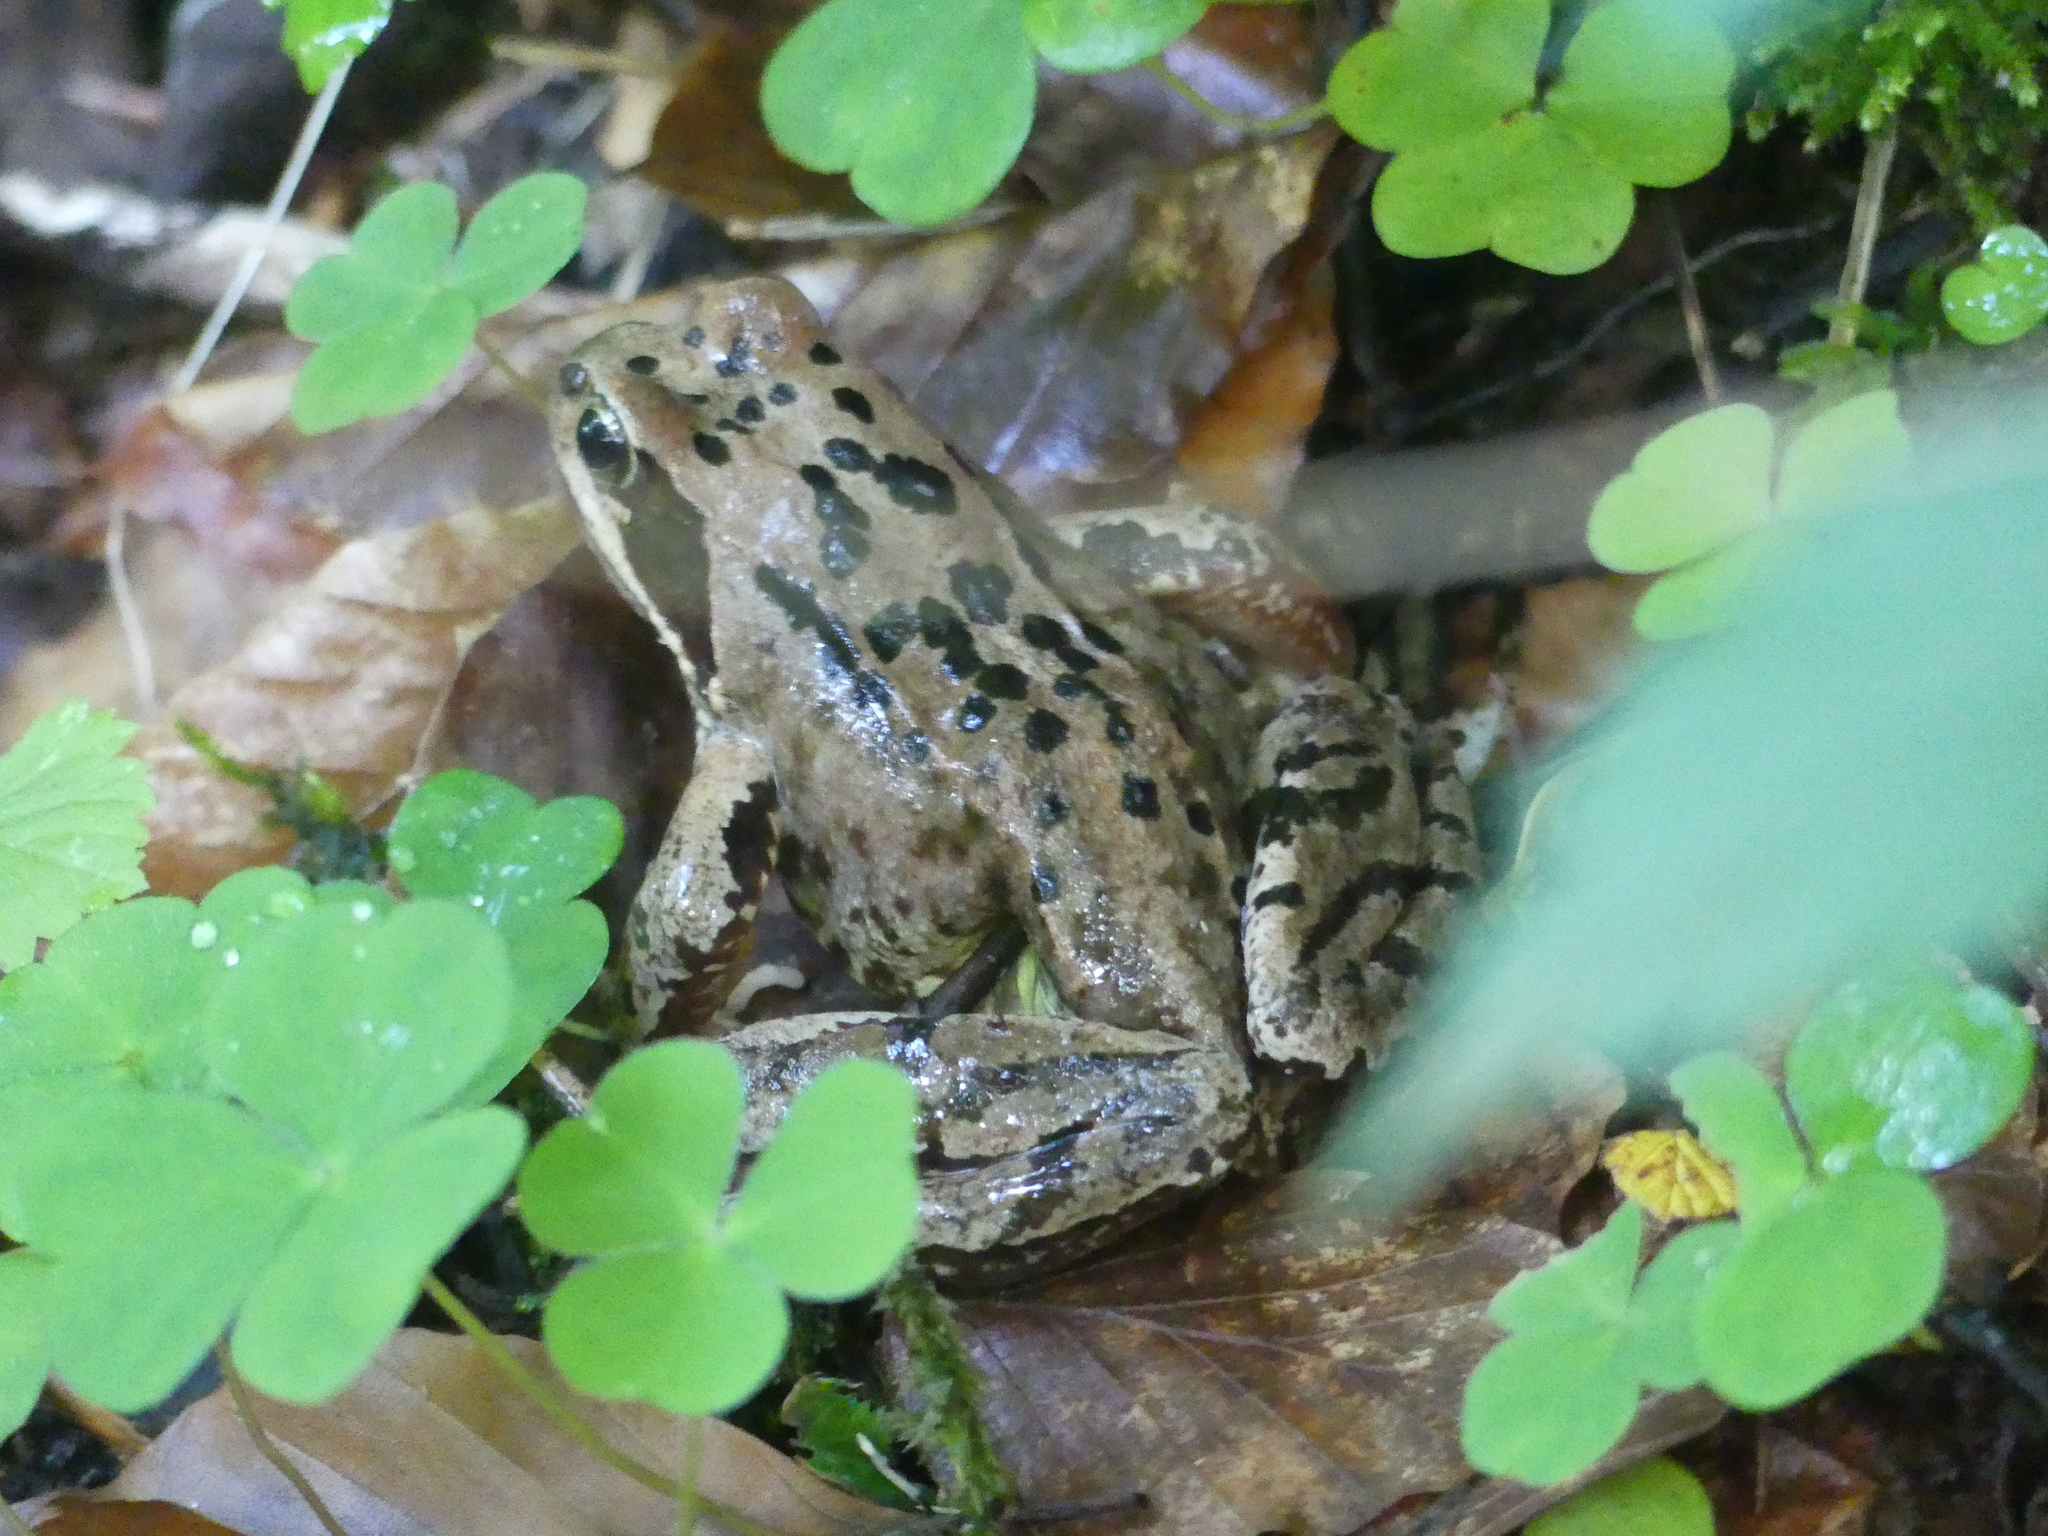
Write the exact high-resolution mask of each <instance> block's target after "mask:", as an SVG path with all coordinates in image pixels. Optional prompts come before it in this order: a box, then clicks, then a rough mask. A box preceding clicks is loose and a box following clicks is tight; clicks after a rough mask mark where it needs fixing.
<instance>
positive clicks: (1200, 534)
mask: <svg viewBox="0 0 2048 1536" xmlns="http://www.w3.org/2000/svg"><path fill="white" fill-rule="evenodd" d="M1045 523H1046V526H1047V527H1048V528H1049V529H1050V530H1051V532H1052V534H1053V536H1054V537H1055V538H1057V539H1058V540H1059V541H1060V542H1061V543H1063V544H1065V545H1067V546H1068V547H1069V548H1071V549H1076V550H1079V551H1080V552H1081V553H1082V554H1084V555H1086V556H1087V557H1088V558H1089V560H1090V561H1091V562H1093V563H1094V564H1096V565H1097V566H1099V567H1101V568H1102V569H1104V570H1107V571H1109V572H1110V573H1111V574H1112V575H1113V576H1115V577H1116V579H1117V580H1118V581H1120V582H1122V583H1123V584H1124V585H1125V586H1126V587H1128V588H1130V589H1131V590H1132V591H1133V592H1141V593H1143V594H1144V595H1145V596H1146V597H1149V598H1151V599H1152V601H1153V602H1155V603H1157V604H1158V605H1159V606H1160V607H1161V608H1164V609H1165V610H1166V611H1167V612H1169V613H1171V614H1173V615H1174V616H1175V617H1177V618H1179V619H1182V620H1184V621H1185V622H1187V623H1189V624H1192V625H1193V626H1194V627H1195V628H1196V629H1198V630H1201V631H1202V632H1203V633H1204V634H1210V635H1214V636H1216V637H1217V638H1218V639H1221V640H1225V641H1227V642H1229V643H1230V644H1231V645H1232V646H1235V647H1236V648H1237V649H1238V650H1239V651H1241V652H1242V653H1243V654H1244V655H1246V656H1248V657H1256V658H1258V659H1260V660H1261V661H1264V662H1266V663H1267V664H1269V665H1272V666H1276V667H1280V668H1282V669H1284V670H1286V671H1289V672H1295V673H1301V674H1304V675H1307V674H1311V673H1315V672H1320V671H1323V670H1325V669H1330V670H1335V671H1340V672H1341V671H1345V670H1348V669H1349V667H1350V665H1351V662H1352V657H1353V651H1352V640H1351V626H1350V625H1349V624H1348V623H1346V622H1345V619H1344V615H1343V613H1342V612H1341V611H1340V610H1339V609H1338V607H1337V605H1336V604H1335V603H1334V602H1333V601H1331V599H1330V596H1329V594H1328V593H1327V592H1325V591H1324V590H1323V586H1322V584H1321V583H1320V582H1319V581H1317V580H1316V578H1315V576H1314V574H1313V573H1312V572H1311V571H1310V570H1309V569H1308V567H1307V566H1305V565H1303V564H1302V563H1301V561H1300V559H1299V558H1297V557H1296V556H1295V554H1294V553H1293V552H1292V551H1291V550H1289V549H1288V548H1287V546H1286V545H1285V544H1284V543H1283V542H1282V541H1281V540H1279V539H1277V538H1275V537H1274V535H1273V533H1272V532H1271V531H1270V530H1269V529H1267V528H1265V527H1264V526H1262V525H1260V524H1258V523H1255V522H1253V521H1251V520H1250V519H1249V518H1245V517H1240V516H1238V515H1237V514H1235V513H1232V512H1227V511H1224V510H1223V509H1221V508H1216V507H1206V506H1201V505H1191V504H1183V503H1169V504H1167V505H1164V506H1155V507H1127V508H1123V509H1121V510H1116V511H1089V512H1063V513H1059V514H1056V515H1055V516H1052V517H1049V518H1047V519H1045Z"/></svg>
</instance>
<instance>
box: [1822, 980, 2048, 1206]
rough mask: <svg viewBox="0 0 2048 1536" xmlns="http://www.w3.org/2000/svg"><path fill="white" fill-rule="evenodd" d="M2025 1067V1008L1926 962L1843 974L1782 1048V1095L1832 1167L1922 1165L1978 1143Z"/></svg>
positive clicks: (1952, 1158)
mask: <svg viewBox="0 0 2048 1536" xmlns="http://www.w3.org/2000/svg"><path fill="white" fill-rule="evenodd" d="M2033 1073H2034V1030H2033V1026H2032V1024H2031V1023H2029V1022H2028V1019H2027V1016H2026V1014H2024V1013H2023V1012H2021V1011H2020V1009H2019V1008H2017V1007H2015V1006H2014V1005H2013V1004H2012V1003H2011V1002H2009V1001H2008V1000H2007V999H2006V998H2005V997H2004V996H2002V995H2001V994H2000V993H1998V992H1995V991H1993V990H1992V989H1991V988H1990V987H1982V986H1968V987H1966V986H1962V985H1959V984H1958V983H1957V982H1956V981H1955V980H1954V979H1953V978H1951V977H1949V976H1946V975H1944V974H1942V973H1941V972H1940V971H1938V970H1935V969H1934V968H1932V967H1931V966H1919V967H1911V968H1908V969H1905V970H1894V971H1891V972H1888V973H1884V974H1880V975H1879V976H1876V977H1873V978H1870V979H1864V980H1857V981H1849V982H1844V983H1843V984H1842V985H1841V986H1840V987H1837V988H1836V989H1835V990H1834V991H1833V992H1832V993H1830V994H1829V995H1828V996H1827V997H1826V998H1825V999H1823V1000H1822V1002H1821V1004H1820V1006H1819V1007H1817V1008H1815V1009H1814V1010H1813V1012H1812V1013H1810V1014H1808V1015H1807V1018H1806V1022H1805V1023H1804V1024H1802V1025H1801V1026H1800V1028H1799V1033H1798V1034H1797V1035H1795V1036H1794V1037H1793V1040H1792V1046H1791V1049H1790V1050H1789V1051H1787V1052H1786V1055H1785V1092H1786V1095H1787V1097H1789V1098H1790V1099H1791V1101H1792V1107H1793V1110H1794V1111H1795V1112H1796V1113H1797V1114H1798V1116H1799V1123H1800V1126H1801V1127H1802V1128H1803V1129H1804V1130H1805V1132H1806V1138H1807V1141H1808V1143H1809V1144H1810V1145H1811V1146H1812V1147H1813V1152H1814V1156H1815V1157H1816V1158H1818V1159H1820V1161H1821V1164H1822V1166H1823V1167H1825V1168H1828V1169H1830V1170H1831V1171H1840V1170H1841V1169H1844V1168H1846V1167H1848V1166H1849V1165H1850V1163H1851V1162H1853V1161H1854V1160H1855V1159H1856V1158H1857V1157H1859V1156H1862V1155H1864V1154H1866V1153H1874V1154H1875V1155H1876V1156H1877V1158H1878V1159H1879V1160H1880V1161H1881V1162H1884V1163H1886V1164H1888V1165H1890V1166H1891V1167H1894V1168H1910V1169H1913V1170H1915V1171H1917V1172H1921V1173H1931V1172H1934V1171H1936V1170H1938V1169H1942V1168H1946V1167H1948V1166H1949V1165H1950V1164H1952V1163H1957V1162H1960V1161H1961V1160H1962V1159H1964V1158H1966V1157H1968V1156H1969V1155H1970V1154H1971V1153H1972V1152H1974V1151H1976V1150H1977V1149H1978V1148H1979V1147H1981V1146H1983V1145H1984V1143H1985V1142H1987V1141H1989V1140H1990V1139H1991V1138H1992V1137H1993V1136H1994V1135H1996V1134H1997V1133H1998V1128H1999V1127H2000V1126H2002V1125H2004V1124H2005V1122H2006V1121H2007V1120H2008V1119H2010V1118H2011V1117H2012V1112H2013V1111H2014V1110H2015V1109H2017V1108H2018V1107H2019V1102H2020V1096H2021V1095H2022V1094H2023V1093H2025V1092H2026V1089H2027V1085H2028V1084H2029V1083H2030V1082H2031V1081H2032V1080H2033Z"/></svg>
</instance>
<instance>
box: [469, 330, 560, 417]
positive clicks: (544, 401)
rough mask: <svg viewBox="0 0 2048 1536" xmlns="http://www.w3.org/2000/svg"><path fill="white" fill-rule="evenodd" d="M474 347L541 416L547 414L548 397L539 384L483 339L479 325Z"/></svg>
mask: <svg viewBox="0 0 2048 1536" xmlns="http://www.w3.org/2000/svg"><path fill="white" fill-rule="evenodd" d="M476 349H477V351H479V352H481V353H483V355H484V356H485V357H488V358H489V359H490V360H491V362H492V363H493V364H494V365H495V366H496V368H497V370H498V372H500V373H502V374H503V375H505V377H506V378H507V379H509V380H510V381H511V383H512V387H513V388H514V389H516V390H518V391H519V393H520V394H521V395H523V396H524V397H525V398H526V403H527V404H528V405H530V406H532V407H533V408H534V409H535V410H536V411H539V412H540V414H541V415H542V416H546V415H547V413H548V397H547V396H546V395H544V394H542V393H541V392H540V386H539V385H537V384H535V383H534V382H533V380H531V379H529V378H528V377H527V376H526V375H525V374H523V373H521V372H520V371H519V370H518V369H517V368H514V367H513V366H512V359H510V358H509V357H507V356H506V355H505V354H504V353H503V352H500V351H499V350H498V349H497V348H496V347H494V346H492V345H491V344H490V343H489V342H488V341H485V340H484V333H483V328H482V327H481V326H479V327H478V328H477V333H476Z"/></svg>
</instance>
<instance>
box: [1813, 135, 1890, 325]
mask: <svg viewBox="0 0 2048 1536" xmlns="http://www.w3.org/2000/svg"><path fill="white" fill-rule="evenodd" d="M1898 147H1899V120H1898V118H1896V117H1893V118H1892V119H1891V120H1890V121H1889V122H1887V123H1886V124H1885V125H1884V127H1883V128H1882V129H1880V130H1879V131H1878V132H1877V133H1875V134H1873V135H1871V137H1870V138H1868V139H1866V140H1865V141H1864V145H1863V179H1862V181H1861V182H1860V183H1858V185H1857V187H1856V212H1855V215H1854V216H1853V217H1852V218H1851V219H1850V221H1849V254H1848V257H1847V259H1846V260H1844V261H1843V263H1842V282H1841V286H1840V287H1839V288H1837V289H1836V290H1835V297H1836V298H1838V299H1840V300H1841V302H1842V303H1843V304H1844V305H1850V304H1854V305H1859V306H1860V305H1861V304H1862V303H1863V295H1864V294H1865V292H1867V291H1868V289H1869V287H1870V262H1871V258H1872V255H1873V254H1874V253H1875V252H1876V250H1877V230H1878V225H1879V224H1880V223H1881V222H1882V219H1883V215H1884V184H1885V183H1886V182H1887V181H1888V180H1890V179H1891V174H1892V156H1893V155H1894V154H1895V153H1896V152H1897V151H1898ZM1828 340H1829V341H1830V342H1831V343H1833V344H1834V345H1835V346H1838V347H1847V346H1854V345H1855V343H1856V321H1855V319H1854V317H1853V316H1852V315H1847V314H1842V315H1837V316H1835V318H1834V321H1833V322H1832V323H1831V324H1830V325H1829V326H1828Z"/></svg>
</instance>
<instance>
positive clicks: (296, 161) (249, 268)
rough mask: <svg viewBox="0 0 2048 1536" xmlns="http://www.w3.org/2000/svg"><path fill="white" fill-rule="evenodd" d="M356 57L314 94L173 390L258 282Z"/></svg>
mask: <svg viewBox="0 0 2048 1536" xmlns="http://www.w3.org/2000/svg"><path fill="white" fill-rule="evenodd" d="M354 62H355V61H354V60H353V59H344V60H342V62H341V63H340V65H338V66H337V67H336V69H335V71H334V73H333V74H331V75H329V76H328V77H327V83H326V84H325V85H323V86H321V87H320V94H319V95H318V96H317V97H315V98H314V99H313V105H312V107H311V109H310V110H309V111H308V112H307V113H306V121H305V122H304V123H303V124H302V125H301V126H300V128H299V141H298V143H296V144H294V145H293V146H292V157H291V159H290V160H288V161H286V162H285V167H284V174H283V175H281V176H279V177H278V178H277V187H276V189H275V190H274V191H272V193H271V194H270V202H269V204H268V205H267V206H266V207H265V208H264V210H263V223H262V225H261V226H260V229H259V231H258V234H257V237H256V243H255V244H254V245H252V246H250V247H249V249H248V251H247V253H246V254H244V256H243V257H242V264H241V266H239V267H237V268H236V269H235V275H234V277H233V278H232V279H231V280H230V281H229V283H228V287H227V292H225V293H223V294H222V295H221V296H220V302H219V303H218V304H216V305H214V306H213V313H212V314H211V315H209V316H207V318H206V328H205V329H204V330H202V331H201V332H200V333H199V339H198V340H197V341H195V342H193V343H192V350H191V352H190V353H188V354H187V355H186V358H185V366H184V367H182V368H180V369H179V370H178V376H177V377H176V378H175V379H173V380H171V393H172V394H174V395H175V394H177V393H178V392H179V391H181V390H187V389H190V388H191V387H192V384H193V381H194V380H195V379H197V378H198V377H199V370H200V369H201V368H204V367H205V366H206V360H207V359H208V358H209V357H211V356H213V349H214V347H215V345H217V344H218V343H219V341H220V338H221V333H222V332H223V331H225V330H226V329H227V328H228V321H230V320H232V319H233V318H234V314H235V311H236V309H238V308H239V307H240V306H241V303H242V296H243V295H244V294H246V293H247V292H248V291H249V285H250V284H251V283H253V282H254V281H256V272H257V269H258V268H260V267H261V266H262V265H263V258H264V257H266V256H268V255H269V254H270V241H271V237H272V236H273V235H275V234H276V233H277V226H278V225H280V224H282V223H283V222H284V216H285V211H286V210H287V209H289V208H290V207H291V205H292V195H293V194H294V193H296V192H297V191H298V190H299V182H300V180H301V179H302V178H303V177H304V176H305V174H306V166H307V164H308V163H309V162H310V161H311V160H312V158H313V148H314V146H315V145H317V144H318V143H319V142H320V135H321V134H322V133H323V132H325V131H326V128H327V118H328V115H329V114H330V113H332V112H333V111H334V99H335V98H336V97H337V96H339V95H340V94H341V83H342V82H343V81H344V80H346V79H347V78H348V71H349V66H350V65H351V64H353V63H354Z"/></svg>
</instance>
